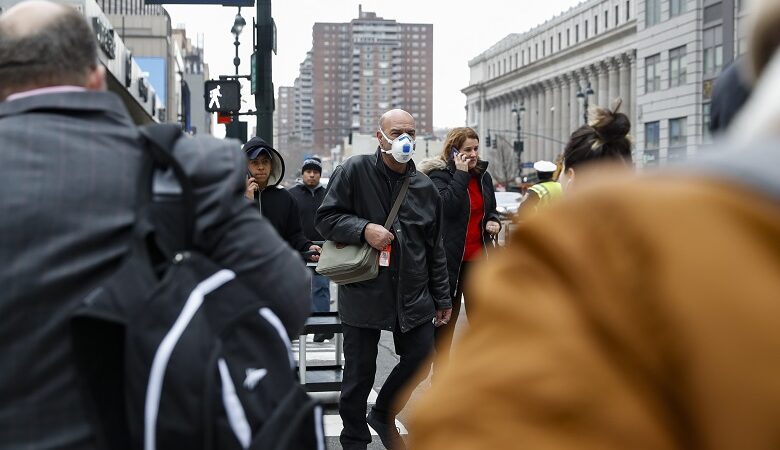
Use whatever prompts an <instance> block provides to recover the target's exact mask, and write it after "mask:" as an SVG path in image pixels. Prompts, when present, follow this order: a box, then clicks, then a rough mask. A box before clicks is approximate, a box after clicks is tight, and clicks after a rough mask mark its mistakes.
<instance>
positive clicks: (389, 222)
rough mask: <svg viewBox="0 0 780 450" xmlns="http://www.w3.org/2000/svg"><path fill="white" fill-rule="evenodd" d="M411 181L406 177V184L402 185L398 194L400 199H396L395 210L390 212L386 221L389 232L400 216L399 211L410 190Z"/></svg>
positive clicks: (410, 178)
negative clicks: (396, 218)
mask: <svg viewBox="0 0 780 450" xmlns="http://www.w3.org/2000/svg"><path fill="white" fill-rule="evenodd" d="M411 180H412V177H406V179H404V184H403V185H401V191H400V192H399V193H398V197H396V198H395V203H393V209H391V210H390V214H389V215H388V216H387V220H386V221H385V228H387V229H388V230H389V229H390V227H391V226H393V221H394V220H395V216H397V215H398V210H399V209H401V203H402V202H403V201H404V197H406V191H408V190H409V183H410V182H411Z"/></svg>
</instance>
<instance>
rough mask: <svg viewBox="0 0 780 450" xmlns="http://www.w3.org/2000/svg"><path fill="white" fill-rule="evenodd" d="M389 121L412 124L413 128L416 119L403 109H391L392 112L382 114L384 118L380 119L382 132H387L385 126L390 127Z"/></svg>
mask: <svg viewBox="0 0 780 450" xmlns="http://www.w3.org/2000/svg"><path fill="white" fill-rule="evenodd" d="M388 120H389V121H394V122H397V121H402V122H406V123H408V122H411V123H412V126H414V117H412V115H411V114H409V113H408V112H406V111H404V110H403V109H391V110H390V111H387V112H386V113H384V114H382V117H380V118H379V128H381V129H382V130H385V126H387V125H388V123H387V122H388Z"/></svg>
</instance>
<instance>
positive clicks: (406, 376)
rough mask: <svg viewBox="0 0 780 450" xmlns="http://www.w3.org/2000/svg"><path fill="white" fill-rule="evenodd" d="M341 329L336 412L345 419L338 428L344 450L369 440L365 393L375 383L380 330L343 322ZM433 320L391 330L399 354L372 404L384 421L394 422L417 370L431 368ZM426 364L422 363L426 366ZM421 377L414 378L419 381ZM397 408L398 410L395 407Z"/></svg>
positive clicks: (349, 449) (363, 446)
mask: <svg viewBox="0 0 780 450" xmlns="http://www.w3.org/2000/svg"><path fill="white" fill-rule="evenodd" d="M342 327H343V330H344V359H345V361H344V380H343V383H342V385H341V398H340V400H339V414H340V415H341V420H342V421H343V422H344V429H343V430H342V431H341V438H340V440H341V445H342V447H343V448H344V450H352V449H365V448H366V446H367V445H368V444H370V443H371V433H370V432H369V431H368V424H367V423H366V405H367V402H368V394H369V393H370V392H371V388H372V387H373V386H374V377H375V375H376V356H377V346H378V344H379V336H380V334H381V332H380V330H375V329H370V328H358V327H353V326H350V325H346V324H343V325H342ZM433 328H434V327H433V323H432V322H427V323H425V324H423V325H420V326H418V327H417V328H413V329H411V330H409V331H407V332H406V333H402V332H401V331H400V329H399V328H397V329H396V331H395V332H393V343H394V344H395V352H396V353H397V354H398V356H400V357H401V359H400V361H399V362H398V364H397V365H396V366H395V368H393V371H392V372H391V373H390V376H388V377H387V380H385V384H384V385H382V389H381V390H380V391H379V396H378V397H377V399H376V404H375V405H374V408H373V409H374V411H375V414H378V415H379V417H380V418H383V419H385V421H386V422H388V423H389V422H393V421H394V420H395V416H396V414H397V413H398V411H399V410H400V408H403V407H404V405H406V402H407V401H408V400H409V394H411V390H407V389H405V388H406V387H408V386H407V383H408V382H410V381H412V380H413V377H414V375H415V374H416V373H417V371H418V370H421V369H424V373H423V375H427V373H428V371H429V370H430V362H429V360H428V359H427V358H428V356H429V354H430V352H431V350H432V349H433ZM426 365H427V367H424V366H426ZM421 380H422V378H421V379H418V380H417V381H416V382H417V383H419V381H421ZM395 408H398V410H395Z"/></svg>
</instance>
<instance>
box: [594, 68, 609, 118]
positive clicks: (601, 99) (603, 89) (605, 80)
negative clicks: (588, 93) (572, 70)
mask: <svg viewBox="0 0 780 450" xmlns="http://www.w3.org/2000/svg"><path fill="white" fill-rule="evenodd" d="M596 70H597V71H598V74H599V85H598V90H597V91H596V95H595V96H594V97H595V98H596V99H597V100H596V104H598V105H599V106H602V107H607V106H608V105H609V100H608V98H609V68H608V67H607V65H606V64H605V63H604V62H603V61H602V62H600V63H599V64H598V65H597V67H596Z"/></svg>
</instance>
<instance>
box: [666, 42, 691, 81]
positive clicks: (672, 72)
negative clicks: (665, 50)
mask: <svg viewBox="0 0 780 450" xmlns="http://www.w3.org/2000/svg"><path fill="white" fill-rule="evenodd" d="M686 72H687V70H686V67H685V46H684V45H683V46H682V47H677V48H673V49H671V50H669V87H676V86H682V85H684V84H685V78H686Z"/></svg>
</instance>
